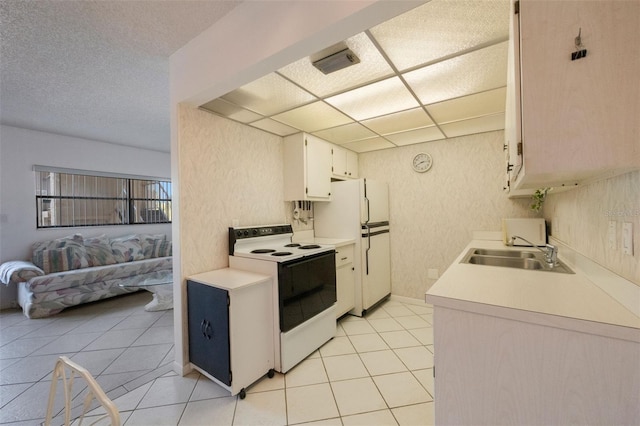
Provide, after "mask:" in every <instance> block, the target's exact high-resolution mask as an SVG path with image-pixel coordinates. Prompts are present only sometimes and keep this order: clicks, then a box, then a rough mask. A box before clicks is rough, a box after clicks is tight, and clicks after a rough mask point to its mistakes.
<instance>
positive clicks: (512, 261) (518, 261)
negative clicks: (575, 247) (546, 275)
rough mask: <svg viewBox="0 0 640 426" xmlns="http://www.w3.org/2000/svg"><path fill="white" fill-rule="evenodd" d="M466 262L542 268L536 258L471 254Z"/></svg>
mask: <svg viewBox="0 0 640 426" xmlns="http://www.w3.org/2000/svg"><path fill="white" fill-rule="evenodd" d="M467 263H473V264H474V265H489V266H505V267H507V268H518V269H544V267H543V266H542V262H540V261H539V260H537V259H523V258H518V257H498V256H471V257H470V258H469V261H468V262H467Z"/></svg>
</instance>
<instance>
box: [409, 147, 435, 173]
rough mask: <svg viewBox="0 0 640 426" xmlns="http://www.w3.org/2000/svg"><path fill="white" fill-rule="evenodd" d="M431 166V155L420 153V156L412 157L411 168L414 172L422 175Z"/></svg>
mask: <svg viewBox="0 0 640 426" xmlns="http://www.w3.org/2000/svg"><path fill="white" fill-rule="evenodd" d="M432 165H433V159H432V158H431V155H429V154H427V153H424V152H421V153H420V154H416V156H415V157H413V162H412V166H413V170H415V171H416V172H420V173H424V172H426V171H427V170H429V169H430V168H431V166H432Z"/></svg>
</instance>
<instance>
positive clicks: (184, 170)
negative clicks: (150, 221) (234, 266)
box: [179, 105, 286, 276]
mask: <svg viewBox="0 0 640 426" xmlns="http://www.w3.org/2000/svg"><path fill="white" fill-rule="evenodd" d="M179 120H180V134H179V140H180V171H179V174H180V177H179V179H180V195H179V196H180V243H181V250H182V251H181V264H182V274H183V276H189V275H192V274H196V273H201V272H205V271H209V270H213V269H219V268H224V267H226V266H228V264H229V260H228V255H229V253H228V228H229V226H231V225H232V220H234V219H237V220H238V221H239V223H240V225H256V224H268V223H282V222H284V221H286V213H285V203H284V201H283V192H282V191H283V174H282V167H283V159H282V156H283V151H282V138H280V137H278V136H273V135H271V134H269V133H265V132H263V131H260V130H257V129H254V128H252V127H249V126H245V125H241V124H238V123H235V122H233V121H231V120H227V119H224V118H220V117H218V116H215V115H213V114H210V113H207V112H204V111H201V110H198V109H197V108H194V107H190V106H186V105H181V106H180V115H179Z"/></svg>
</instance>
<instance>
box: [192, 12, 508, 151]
mask: <svg viewBox="0 0 640 426" xmlns="http://www.w3.org/2000/svg"><path fill="white" fill-rule="evenodd" d="M508 14H509V2H508V0H492V1H474V0H432V1H430V2H428V3H425V4H424V5H422V6H420V7H417V8H415V9H413V10H411V11H409V12H407V13H405V14H403V15H400V16H398V17H396V18H394V19H391V20H389V21H387V22H384V23H382V24H380V25H378V26H376V27H374V28H371V29H369V30H368V31H366V32H364V33H360V34H356V35H354V36H353V37H351V38H349V39H347V40H345V41H344V42H342V43H338V44H336V45H334V46H330V47H327V48H326V49H323V50H322V51H320V52H317V53H315V54H313V55H311V56H309V57H304V58H302V59H300V60H298V61H296V62H294V63H292V64H290V65H287V66H285V67H283V68H281V69H279V70H277V71H274V72H273V73H271V74H269V75H266V76H264V77H262V78H260V79H258V80H256V81H254V82H252V83H249V84H247V85H245V86H243V87H240V88H238V89H236V90H234V91H232V92H230V93H227V94H226V95H224V96H222V97H221V98H219V99H214V100H212V101H211V102H208V103H207V104H204V105H202V106H201V107H202V108H203V109H205V110H208V111H211V112H214V113H216V114H219V115H222V116H224V117H227V118H230V119H232V120H236V121H239V122H242V123H245V124H249V125H251V126H254V127H256V128H259V129H262V130H265V131H267V132H270V133H274V134H276V135H279V136H287V135H289V134H292V133H296V132H299V131H304V132H308V133H313V134H314V135H316V136H318V137H320V138H323V139H325V140H328V141H329V142H332V143H336V144H340V145H342V146H344V147H346V148H347V149H351V150H353V151H356V152H367V151H373V150H379V149H387V148H393V147H397V146H404V145H409V144H415V143H422V142H428V141H433V140H438V139H444V138H449V137H457V136H462V135H468V134H473V133H480V132H488V131H493V130H500V129H504V111H505V96H506V89H505V87H506V70H507V40H508V34H509V27H508V25H509V15H508ZM347 48H348V49H350V51H351V52H353V53H354V54H355V55H356V56H357V57H358V59H359V62H358V61H356V62H357V63H355V64H353V65H351V66H348V67H346V68H343V69H340V70H338V71H335V72H332V73H330V74H326V75H325V74H324V73H323V72H321V71H320V70H318V69H316V68H315V67H314V66H313V62H314V61H316V60H318V59H322V58H324V57H327V56H329V55H331V54H335V53H336V52H340V51H342V50H343V49H347Z"/></svg>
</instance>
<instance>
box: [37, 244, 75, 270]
mask: <svg viewBox="0 0 640 426" xmlns="http://www.w3.org/2000/svg"><path fill="white" fill-rule="evenodd" d="M86 259H87V258H86V252H85V251H84V247H82V248H78V247H76V246H73V245H71V246H67V247H62V248H54V249H50V250H38V251H36V252H34V253H33V258H32V262H33V264H34V265H36V266H37V267H39V268H40V269H42V270H43V271H44V273H45V274H50V273H52V272H64V271H70V270H72V269H80V268H86V267H87V266H88V262H87V260H86Z"/></svg>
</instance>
